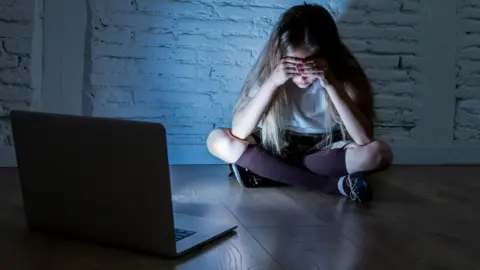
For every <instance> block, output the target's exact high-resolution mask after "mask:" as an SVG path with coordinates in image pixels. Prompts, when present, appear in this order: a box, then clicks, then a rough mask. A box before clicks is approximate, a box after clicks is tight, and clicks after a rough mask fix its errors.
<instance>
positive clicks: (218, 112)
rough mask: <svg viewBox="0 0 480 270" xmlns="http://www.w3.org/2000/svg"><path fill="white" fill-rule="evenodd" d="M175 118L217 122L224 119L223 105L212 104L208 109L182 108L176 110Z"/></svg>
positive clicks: (200, 107) (198, 107) (197, 107)
mask: <svg viewBox="0 0 480 270" xmlns="http://www.w3.org/2000/svg"><path fill="white" fill-rule="evenodd" d="M174 116H175V117H185V118H204V119H209V120H217V119H221V118H223V106H222V104H210V105H208V106H207V107H202V106H182V107H177V108H175V113H174Z"/></svg>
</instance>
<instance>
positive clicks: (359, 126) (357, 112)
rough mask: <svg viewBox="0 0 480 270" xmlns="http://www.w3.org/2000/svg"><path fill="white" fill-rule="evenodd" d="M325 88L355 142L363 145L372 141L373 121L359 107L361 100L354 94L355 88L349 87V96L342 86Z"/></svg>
mask: <svg viewBox="0 0 480 270" xmlns="http://www.w3.org/2000/svg"><path fill="white" fill-rule="evenodd" d="M325 89H326V90H327V92H328V95H329V96H330V99H331V100H332V102H333V104H334V106H335V108H336V109H337V112H338V114H339V116H340V118H341V119H342V122H343V124H344V125H345V128H346V129H347V131H348V133H349V134H350V136H351V137H352V139H353V140H354V141H355V143H357V144H358V145H365V144H368V143H370V142H372V140H373V134H372V133H373V123H372V120H371V119H369V118H368V117H367V115H366V113H365V112H363V110H362V109H361V107H362V102H361V100H360V99H359V98H358V95H357V94H356V93H357V90H356V89H351V90H350V89H349V90H350V91H349V92H351V96H349V95H348V94H347V89H346V88H345V87H344V86H340V85H337V86H333V85H329V86H327V87H326V88H325Z"/></svg>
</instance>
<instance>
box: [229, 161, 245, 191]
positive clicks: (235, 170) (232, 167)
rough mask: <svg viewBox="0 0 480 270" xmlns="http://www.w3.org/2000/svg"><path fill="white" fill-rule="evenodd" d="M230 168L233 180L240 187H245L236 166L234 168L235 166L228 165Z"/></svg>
mask: <svg viewBox="0 0 480 270" xmlns="http://www.w3.org/2000/svg"><path fill="white" fill-rule="evenodd" d="M230 168H231V169H232V172H233V174H234V175H235V179H236V180H237V182H238V184H239V185H240V186H241V187H245V185H244V184H243V181H242V177H241V176H240V172H239V171H238V168H237V166H235V165H230Z"/></svg>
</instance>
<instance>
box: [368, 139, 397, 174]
mask: <svg viewBox="0 0 480 270" xmlns="http://www.w3.org/2000/svg"><path fill="white" fill-rule="evenodd" d="M366 147H367V155H366V162H368V163H369V164H370V165H371V167H374V168H375V169H386V168H388V167H389V166H390V165H391V164H392V162H393V152H392V149H391V148H390V146H389V145H388V144H386V143H384V142H382V141H374V142H372V143H370V144H369V145H367V146H366Z"/></svg>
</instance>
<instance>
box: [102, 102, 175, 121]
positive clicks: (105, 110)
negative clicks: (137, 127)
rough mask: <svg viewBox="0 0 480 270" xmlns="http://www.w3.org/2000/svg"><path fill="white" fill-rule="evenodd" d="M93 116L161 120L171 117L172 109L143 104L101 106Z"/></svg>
mask: <svg viewBox="0 0 480 270" xmlns="http://www.w3.org/2000/svg"><path fill="white" fill-rule="evenodd" d="M93 115H94V116H99V117H117V118H125V119H139V118H147V119H148V118H161V117H170V116H173V109H172V108H169V107H162V106H145V105H143V104H133V105H132V104H118V103H110V104H102V105H101V106H98V107H96V108H95V109H94V111H93Z"/></svg>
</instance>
